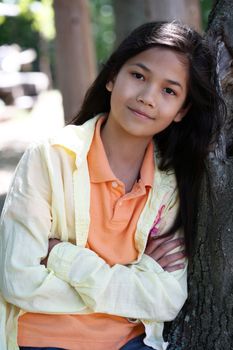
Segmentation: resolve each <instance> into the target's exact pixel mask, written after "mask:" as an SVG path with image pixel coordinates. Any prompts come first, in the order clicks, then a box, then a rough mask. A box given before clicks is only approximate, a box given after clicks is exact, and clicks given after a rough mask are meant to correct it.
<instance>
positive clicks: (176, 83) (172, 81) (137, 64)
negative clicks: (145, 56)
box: [130, 62, 183, 90]
mask: <svg viewBox="0 0 233 350" xmlns="http://www.w3.org/2000/svg"><path fill="white" fill-rule="evenodd" d="M130 66H138V67H140V68H142V69H143V70H145V71H146V72H151V70H150V68H148V67H147V66H145V64H143V63H141V62H136V63H132V64H130ZM165 81H166V82H167V83H169V84H172V85H176V86H178V87H180V88H181V89H182V90H183V86H182V85H181V84H180V83H179V82H178V81H176V80H172V79H165Z"/></svg>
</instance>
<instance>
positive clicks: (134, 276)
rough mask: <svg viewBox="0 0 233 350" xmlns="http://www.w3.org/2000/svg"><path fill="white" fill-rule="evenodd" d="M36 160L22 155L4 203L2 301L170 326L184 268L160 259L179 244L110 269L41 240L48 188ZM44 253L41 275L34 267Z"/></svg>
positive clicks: (81, 251)
mask: <svg viewBox="0 0 233 350" xmlns="http://www.w3.org/2000/svg"><path fill="white" fill-rule="evenodd" d="M40 161H41V160H40V157H39V155H38V152H36V151H33V152H28V153H26V155H25V156H24V158H23V160H22V161H21V163H20V166H19V167H18V171H17V174H16V177H15V180H14V182H13V185H12V189H11V191H10V193H9V195H8V199H7V201H6V205H5V209H4V213H3V217H2V221H1V235H0V260H1V261H0V263H1V268H2V273H1V274H0V289H1V293H2V294H3V296H4V298H5V299H6V300H7V301H8V302H10V303H12V304H14V305H17V306H18V307H20V308H21V309H23V310H25V311H31V312H39V313H61V314H62V313H90V312H103V313H109V314H114V315H118V316H125V317H132V318H143V319H154V320H155V319H156V320H159V321H164V320H170V319H173V318H174V317H175V316H176V314H177V312H178V311H179V310H180V308H181V307H182V305H183V303H184V301H185V299H186V271H185V270H186V268H183V267H184V266H183V265H180V266H178V265H179V264H177V266H176V267H175V268H174V266H173V267H172V266H171V264H174V262H176V261H177V259H178V258H180V257H181V255H179V256H178V255H171V256H169V255H170V254H168V253H169V252H170V250H171V249H172V248H174V247H175V246H177V245H180V243H181V242H180V241H178V240H173V241H172V240H169V239H162V240H160V239H159V240H153V241H152V240H150V241H149V242H148V246H147V250H146V253H147V254H144V255H143V257H142V259H141V261H140V262H139V263H137V264H132V265H128V266H123V265H114V266H113V267H110V266H109V265H108V264H107V263H106V262H105V261H104V260H103V259H101V258H100V257H99V256H98V255H97V254H95V253H94V252H93V251H91V250H89V249H86V248H80V247H77V246H75V245H73V244H71V243H60V242H59V244H54V243H58V242H55V241H49V235H50V229H51V219H52V218H51V207H50V201H51V198H50V195H51V189H50V185H49V178H48V175H46V172H45V171H41V169H43V170H45V167H44V166H41V165H40ZM33 167H34V170H33V171H31V169H32V168H33ZM26 169H27V170H26ZM38 172H40V173H39V175H38ZM35 174H36V175H35ZM52 243H53V244H54V247H53V248H52V246H51V244H52ZM48 251H50V253H49V256H48V268H46V267H45V266H44V265H42V264H41V261H42V262H44V261H43V259H44V257H45V256H47V253H48ZM179 254H182V253H179ZM156 261H157V262H156ZM44 264H45V262H44ZM161 266H162V267H164V269H163V268H162V267H161ZM166 270H167V271H172V272H170V273H168V272H167V271H166ZM125 288H127V293H125ZM158 305H159V307H158ZM126 306H127V307H126Z"/></svg>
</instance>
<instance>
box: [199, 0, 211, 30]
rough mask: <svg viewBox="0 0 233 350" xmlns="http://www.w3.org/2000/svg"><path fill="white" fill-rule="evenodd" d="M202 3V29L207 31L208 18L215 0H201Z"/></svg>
mask: <svg viewBox="0 0 233 350" xmlns="http://www.w3.org/2000/svg"><path fill="white" fill-rule="evenodd" d="M200 3H201V15H202V27H203V30H204V31H205V29H206V27H207V23H208V16H209V14H210V11H211V9H212V7H213V0H200Z"/></svg>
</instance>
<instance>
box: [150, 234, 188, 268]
mask: <svg viewBox="0 0 233 350" xmlns="http://www.w3.org/2000/svg"><path fill="white" fill-rule="evenodd" d="M177 247H183V248H184V239H183V238H174V235H172V236H167V237H162V238H157V237H156V238H152V237H150V238H149V240H148V242H147V246H146V250H145V254H147V255H149V256H150V257H151V258H152V259H154V260H155V261H156V262H157V263H158V264H159V265H160V266H161V267H162V268H163V269H164V270H165V271H168V272H173V271H176V270H180V269H183V268H184V264H183V263H182V262H180V261H179V260H181V259H183V258H184V257H185V256H186V254H185V250H184V249H182V251H179V252H176V253H171V254H169V253H170V252H171V251H172V250H173V249H175V248H177ZM176 262H177V264H176Z"/></svg>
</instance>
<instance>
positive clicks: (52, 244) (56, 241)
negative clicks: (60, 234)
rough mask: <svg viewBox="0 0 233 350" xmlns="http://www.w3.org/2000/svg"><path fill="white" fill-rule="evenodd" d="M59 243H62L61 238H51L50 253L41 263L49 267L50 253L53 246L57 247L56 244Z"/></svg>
mask: <svg viewBox="0 0 233 350" xmlns="http://www.w3.org/2000/svg"><path fill="white" fill-rule="evenodd" d="M58 243H61V241H60V240H59V239H57V238H50V239H49V247H48V254H47V256H46V258H44V259H43V260H41V262H40V264H41V265H44V266H45V267H47V263H48V257H49V253H50V252H51V250H52V249H53V247H55V245H56V244H58Z"/></svg>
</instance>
